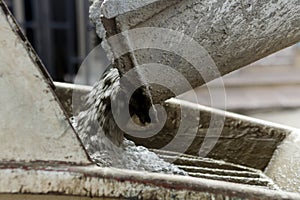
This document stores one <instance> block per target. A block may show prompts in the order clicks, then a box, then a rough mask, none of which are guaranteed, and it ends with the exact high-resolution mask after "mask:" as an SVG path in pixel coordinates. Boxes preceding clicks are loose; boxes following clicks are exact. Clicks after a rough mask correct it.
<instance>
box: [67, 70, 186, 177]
mask: <svg viewBox="0 0 300 200" xmlns="http://www.w3.org/2000/svg"><path fill="white" fill-rule="evenodd" d="M118 92H122V91H121V87H120V83H119V73H118V71H117V69H114V68H112V69H110V70H108V71H107V72H106V73H105V74H104V75H103V77H102V79H101V80H100V81H98V82H97V83H96V84H95V85H94V87H93V89H92V91H91V92H90V93H89V95H88V97H87V103H86V110H84V111H82V112H80V113H79V115H78V116H75V117H73V118H72V123H73V125H74V127H75V129H76V130H77V132H78V135H79V138H80V139H81V141H82V143H83V145H84V146H85V148H86V150H87V152H88V154H89V155H90V157H91V159H92V160H93V161H94V162H95V163H97V164H98V165H99V166H103V167H104V166H105V167H116V168H123V169H130V170H143V171H150V172H160V173H168V174H181V175H186V174H187V173H186V172H184V171H183V170H181V169H179V168H178V167H176V166H175V165H173V164H171V163H168V162H165V161H164V160H162V159H161V158H159V157H158V156H157V155H156V154H155V153H153V152H151V151H149V150H148V149H147V148H145V147H142V146H136V145H135V144H134V143H133V142H132V141H129V140H127V139H124V137H123V132H122V130H121V129H120V128H119V127H118V125H117V124H116V122H115V121H114V118H113V116H112V112H111V105H110V101H111V99H113V98H115V96H116V94H117V93H118ZM119 105H120V107H121V106H128V105H123V104H122V103H121V102H120V104H119Z"/></svg>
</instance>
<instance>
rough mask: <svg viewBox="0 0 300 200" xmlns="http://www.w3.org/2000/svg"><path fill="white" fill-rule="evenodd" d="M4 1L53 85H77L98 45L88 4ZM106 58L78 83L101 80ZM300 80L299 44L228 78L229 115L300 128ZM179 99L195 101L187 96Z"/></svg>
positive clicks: (202, 93)
mask: <svg viewBox="0 0 300 200" xmlns="http://www.w3.org/2000/svg"><path fill="white" fill-rule="evenodd" d="M5 1H6V3H7V5H8V6H9V8H10V9H11V11H12V12H13V14H14V16H15V17H16V19H17V20H18V22H19V24H20V26H21V27H22V29H23V31H24V33H25V34H26V36H27V37H28V39H29V41H30V42H31V44H32V45H33V47H34V48H35V50H36V51H37V53H38V55H39V56H40V58H41V59H42V61H43V62H44V64H45V66H46V68H47V70H48V71H49V73H50V75H51V76H52V78H53V80H55V81H60V82H73V81H74V78H75V76H76V74H77V72H78V69H79V66H80V65H81V63H82V62H83V60H84V58H85V57H86V56H87V55H88V54H89V52H90V51H91V50H92V49H93V48H94V47H95V46H96V45H98V44H99V42H100V40H99V39H98V38H97V37H96V34H95V29H94V27H93V25H92V24H91V23H90V22H89V18H88V7H89V1H88V0H5ZM100 54H101V53H100ZM103 54H104V53H103V52H102V54H101V55H100V56H99V53H98V54H97V55H98V56H95V59H94V61H95V62H93V63H90V64H88V65H86V66H85V70H84V71H82V72H81V73H80V74H79V76H78V77H79V78H80V79H81V81H80V83H83V84H92V83H93V82H95V81H96V80H97V79H98V77H99V76H98V74H99V73H98V69H99V68H100V67H99V66H100V65H101V64H99V63H100V62H102V64H103V63H106V62H107V61H106V60H105V55H103ZM245 56H247V55H245ZM299 75H300V45H299V44H298V45H294V46H292V47H289V48H287V49H284V50H282V51H280V52H277V53H275V54H273V55H271V56H269V57H267V58H264V59H262V60H260V61H257V62H256V63H253V64H251V65H249V66H247V67H245V68H243V69H241V70H238V71H235V72H233V73H231V74H229V75H227V76H225V77H224V83H225V89H226V95H227V100H226V107H227V110H229V111H233V112H237V113H241V114H245V115H248V116H252V117H256V118H260V119H265V120H269V121H273V122H277V123H281V124H286V125H290V126H294V127H298V128H300V123H299V122H298V119H300V76H299ZM212 86H213V87H214V88H216V89H218V87H220V86H218V85H214V84H213V83H212ZM196 92H197V95H198V103H200V104H203V105H208V106H209V105H210V96H209V92H208V90H207V88H206V87H205V86H203V87H199V88H197V89H196ZM178 98H181V99H185V100H190V101H191V95H190V93H189V92H188V93H185V94H183V95H181V96H180V97H178Z"/></svg>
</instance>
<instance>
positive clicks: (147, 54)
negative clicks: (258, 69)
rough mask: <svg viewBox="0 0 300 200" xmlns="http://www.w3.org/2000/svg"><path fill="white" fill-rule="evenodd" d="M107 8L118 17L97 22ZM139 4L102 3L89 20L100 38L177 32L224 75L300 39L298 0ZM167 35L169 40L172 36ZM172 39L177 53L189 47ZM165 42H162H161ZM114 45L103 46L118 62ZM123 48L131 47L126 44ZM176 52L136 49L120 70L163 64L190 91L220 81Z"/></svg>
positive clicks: (163, 94)
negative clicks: (187, 84) (134, 32)
mask: <svg viewBox="0 0 300 200" xmlns="http://www.w3.org/2000/svg"><path fill="white" fill-rule="evenodd" d="M95 2H97V1H95ZM108 2H109V1H108ZM136 2H137V1H136ZM108 5H110V6H112V5H114V6H115V10H118V13H120V14H119V15H117V16H115V15H116V13H115V12H113V14H112V15H108V14H106V15H103V16H102V18H101V19H99V17H100V16H101V15H100V14H101V10H108V8H107V7H108ZM137 5H138V6H137V8H138V9H136V8H135V9H132V10H130V12H126V11H127V10H126V7H124V6H123V4H117V3H116V4H113V3H110V4H108V3H107V4H103V5H101V3H99V1H98V4H97V3H94V5H93V6H92V7H91V18H92V20H93V21H94V22H95V23H96V25H97V27H98V28H97V29H98V30H99V31H98V34H99V36H100V37H102V38H109V37H110V36H112V35H115V34H117V33H121V32H122V31H125V30H128V29H133V28H145V27H160V28H167V29H169V30H176V31H178V32H180V33H184V34H185V35H187V36H190V37H192V38H193V39H194V40H195V41H196V42H197V43H199V44H200V45H201V46H202V47H204V49H205V50H206V51H207V52H208V54H209V55H210V56H211V57H212V59H213V60H214V62H215V63H216V66H217V67H218V70H219V72H220V74H221V75H224V74H226V73H229V72H231V71H233V70H236V69H239V68H241V67H243V66H245V65H247V64H250V63H251V62H254V61H256V60H258V59H260V58H262V57H265V56H267V55H269V54H271V53H273V52H275V51H278V50H280V49H283V48H285V47H287V46H289V45H292V44H294V43H296V42H298V41H299V40H300V31H299V30H300V23H299V21H300V15H299V13H300V5H299V1H298V0H292V1H286V0H278V1H267V0H263V1H248V2H247V3H246V2H241V1H228V0H217V1H213V2H212V1H210V0H205V1H202V0H187V1H180V0H171V1H167V2H166V1H155V2H153V3H151V4H145V5H144V6H142V7H141V5H139V4H138V3H137ZM162 5H164V6H162ZM120 9H123V11H124V12H121V11H119V10H120ZM109 10H113V9H112V8H110V9H109ZM121 13H122V14H121ZM114 16H115V17H114ZM100 27H101V28H100ZM103 27H104V28H105V30H106V32H105V31H104V29H103ZM100 29H101V31H100ZM144 35H145V36H144V38H147V40H148V41H147V44H152V43H155V40H157V38H155V37H152V34H151V31H145V33H144ZM166 35H167V36H166V37H173V36H172V35H168V34H166ZM135 39H136V38H135V37H134V36H133V37H129V38H127V40H129V41H130V43H131V44H134V43H135ZM173 39H174V40H175V41H177V43H176V42H175V43H176V44H177V46H176V45H175V46H173V50H174V51H176V49H182V48H185V47H184V45H186V44H185V42H186V40H180V38H176V37H174V38H173ZM123 41H124V39H123ZM144 42H145V40H144ZM161 42H162V43H163V42H164V41H163V39H162V38H161ZM125 43H126V40H125ZM127 43H128V42H127ZM113 45H115V44H109V43H107V42H105V41H104V43H103V46H104V48H105V49H106V50H107V52H108V55H109V56H110V58H111V59H113V57H114V56H113V51H114V50H113V49H115V48H112V47H114V46H113ZM141 47H143V46H141ZM123 48H128V47H126V44H125V47H123ZM174 51H167V52H166V51H162V50H160V51H157V50H153V49H152V50H145V49H143V50H137V51H134V52H133V53H129V55H127V57H126V56H125V58H124V57H123V58H122V59H119V60H118V66H117V67H118V68H119V69H120V71H121V72H122V73H125V72H126V71H127V70H128V69H130V68H132V67H133V66H134V65H135V63H139V64H144V63H157V62H159V63H161V64H166V65H170V66H172V67H173V68H174V69H176V70H178V71H180V73H182V74H183V75H184V76H185V77H186V78H187V79H188V80H189V82H190V83H191V85H192V87H196V86H199V85H202V84H203V83H204V82H207V81H209V80H212V79H214V78H216V77H218V76H219V74H218V73H217V72H216V71H215V70H213V69H212V68H211V66H210V65H209V64H208V65H207V63H206V65H205V64H203V63H201V62H199V63H198V64H196V65H197V66H200V68H201V75H202V77H201V76H199V74H198V72H197V71H196V70H195V69H194V68H193V67H192V66H191V65H190V64H189V63H187V61H186V60H184V59H180V58H178V56H176V55H174ZM190 52H194V54H195V53H196V52H199V50H198V49H193V47H191V46H190ZM114 53H115V52H114ZM178 87H179V88H180V87H182V88H180V89H181V91H182V92H184V91H187V90H188V89H189V88H184V86H180V85H178ZM150 89H151V88H150ZM152 95H153V98H154V99H155V100H156V101H158V102H161V101H162V100H165V99H167V98H169V97H171V96H173V95H174V94H172V93H170V91H168V90H166V88H161V87H153V89H152Z"/></svg>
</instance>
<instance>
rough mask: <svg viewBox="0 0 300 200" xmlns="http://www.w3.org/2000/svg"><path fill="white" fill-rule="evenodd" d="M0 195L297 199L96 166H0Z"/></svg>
mask: <svg viewBox="0 0 300 200" xmlns="http://www.w3.org/2000/svg"><path fill="white" fill-rule="evenodd" d="M0 185H1V187H0V194H7V193H9V194H17V193H18V194H19V193H22V194H57V195H71V196H88V197H110V198H134V197H135V198H137V199H157V198H162V199H165V198H168V197H180V198H181V199H191V198H198V197H205V198H209V197H220V196H222V197H227V198H229V199H231V198H235V199H300V195H299V194H296V193H287V192H282V191H273V190H267V189H262V188H258V187H255V186H246V185H240V184H235V183H227V182H222V181H215V180H207V179H202V178H192V177H185V176H178V175H164V174H156V173H147V172H137V171H130V170H122V169H115V168H99V167H97V166H66V165H64V166H63V167H60V166H59V165H57V166H55V167H54V166H51V167H49V166H47V164H44V165H42V166H36V165H35V166H32V167H31V168H27V169H24V168H22V166H19V168H10V167H6V168H5V166H2V167H1V169H0Z"/></svg>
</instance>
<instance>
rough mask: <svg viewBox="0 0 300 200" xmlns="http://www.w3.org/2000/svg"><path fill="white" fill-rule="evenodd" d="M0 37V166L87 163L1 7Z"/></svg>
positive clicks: (39, 69)
mask: <svg viewBox="0 0 300 200" xmlns="http://www.w3.org/2000/svg"><path fill="white" fill-rule="evenodd" d="M0 32H1V34H0V61H1V67H0V91H1V95H0V105H1V107H0V138H1V140H0V160H23V161H31V160H48V161H53V160H55V161H68V162H76V163H90V161H89V160H88V158H87V156H86V154H85V152H84V150H83V148H82V146H81V144H80V142H79V140H78V138H77V137H76V134H75V133H74V131H73V128H72V126H71V125H70V123H69V121H68V119H67V116H66V115H65V113H64V111H63V109H62V108H61V106H60V103H59V101H58V99H57V98H56V96H55V94H54V91H53V89H52V83H51V82H50V83H49V81H51V80H49V79H47V78H46V77H47V76H45V75H46V74H45V73H44V74H43V73H42V72H43V70H44V68H43V66H41V63H40V61H39V59H38V57H37V55H36V54H35V52H34V51H33V49H32V48H31V46H30V44H29V42H28V41H27V40H26V38H25V37H24V35H23V34H22V33H21V31H20V29H19V27H18V26H17V24H16V23H15V21H14V20H13V18H12V16H11V15H10V14H9V13H8V10H7V8H6V7H5V5H4V4H3V2H2V1H0Z"/></svg>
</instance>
